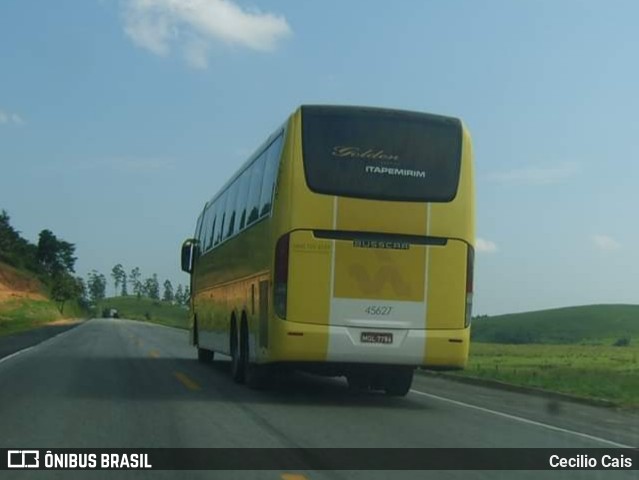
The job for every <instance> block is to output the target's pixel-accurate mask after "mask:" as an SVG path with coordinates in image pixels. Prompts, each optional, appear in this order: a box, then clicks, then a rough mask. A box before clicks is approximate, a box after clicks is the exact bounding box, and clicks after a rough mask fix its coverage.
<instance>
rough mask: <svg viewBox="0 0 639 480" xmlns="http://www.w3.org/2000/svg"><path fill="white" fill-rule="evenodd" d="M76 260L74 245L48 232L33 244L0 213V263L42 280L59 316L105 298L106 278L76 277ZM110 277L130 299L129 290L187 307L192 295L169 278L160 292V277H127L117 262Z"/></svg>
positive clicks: (93, 273)
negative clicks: (68, 306) (75, 305)
mask: <svg viewBox="0 0 639 480" xmlns="http://www.w3.org/2000/svg"><path fill="white" fill-rule="evenodd" d="M76 260H77V257H76V256H75V245H74V244H73V243H70V242H67V241H65V240H62V239H60V238H58V237H57V236H56V235H55V234H54V233H53V232H52V231H51V230H48V229H44V230H42V231H41V232H40V233H39V234H38V242H37V244H34V243H31V242H30V241H29V240H27V239H25V238H24V237H22V235H21V234H20V232H19V231H18V230H16V229H15V228H14V227H13V226H12V225H11V218H10V216H9V214H8V213H7V212H6V210H1V211H0V261H2V262H5V263H7V264H9V265H11V266H13V267H14V268H17V269H18V270H23V271H28V272H30V273H32V274H33V275H34V276H36V277H37V278H39V279H40V280H41V281H42V283H44V284H45V286H46V287H47V288H48V290H49V292H50V297H51V299H52V300H54V301H56V302H57V303H58V309H59V310H60V313H64V306H65V304H66V303H67V302H69V301H77V302H78V304H79V305H80V307H81V308H83V309H85V310H88V309H89V308H91V306H92V305H97V304H98V302H99V301H100V300H103V299H104V298H105V297H106V288H107V279H106V277H105V276H104V275H103V274H102V273H100V272H98V271H96V270H92V271H91V272H90V273H89V274H88V276H87V281H86V282H85V281H84V279H83V278H82V277H79V276H76V275H75V262H76ZM111 277H112V278H113V283H114V287H115V294H116V295H118V294H119V295H121V296H128V295H129V290H128V287H130V289H131V291H132V292H133V295H135V296H137V297H138V298H141V297H147V298H150V299H152V300H158V301H159V300H160V298H161V299H162V300H164V301H166V302H170V303H175V304H178V305H188V303H189V299H190V296H191V293H190V291H189V287H188V286H187V287H184V286H182V285H181V284H179V285H178V286H177V288H175V289H174V288H173V284H172V283H171V281H170V280H168V279H167V280H165V281H164V283H163V284H162V287H163V289H162V291H161V289H160V283H159V280H158V276H157V274H155V273H154V274H152V275H151V276H150V277H148V278H144V279H143V278H142V273H141V272H140V268H139V267H135V268H133V269H132V270H131V271H130V272H129V273H128V274H127V273H126V271H125V270H124V267H123V266H122V264H120V263H118V264H117V265H115V266H114V267H113V269H112V270H111ZM160 295H161V297H160Z"/></svg>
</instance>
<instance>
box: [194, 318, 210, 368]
mask: <svg viewBox="0 0 639 480" xmlns="http://www.w3.org/2000/svg"><path fill="white" fill-rule="evenodd" d="M193 345H195V346H196V347H197V359H198V361H199V362H202V363H210V362H212V361H213V351H212V350H207V349H206V348H200V338H199V332H198V327H197V319H195V321H194V322H193Z"/></svg>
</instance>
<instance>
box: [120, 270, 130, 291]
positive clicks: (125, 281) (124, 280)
mask: <svg viewBox="0 0 639 480" xmlns="http://www.w3.org/2000/svg"><path fill="white" fill-rule="evenodd" d="M126 284H127V278H126V272H122V292H120V295H122V296H123V297H128V296H129V292H128V290H127V289H126Z"/></svg>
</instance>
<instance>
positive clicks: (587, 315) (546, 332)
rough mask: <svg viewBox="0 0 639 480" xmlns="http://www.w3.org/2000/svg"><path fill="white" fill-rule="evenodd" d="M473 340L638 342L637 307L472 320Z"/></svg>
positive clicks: (600, 307)
mask: <svg viewBox="0 0 639 480" xmlns="http://www.w3.org/2000/svg"><path fill="white" fill-rule="evenodd" d="M471 334H472V339H473V341H479V342H487V343H509V344H527V343H544V344H590V345H612V344H613V343H615V342H616V341H618V340H619V339H622V338H628V339H632V338H634V339H639V305H586V306H580V307H567V308H556V309H552V310H540V311H536V312H526V313H514V314H510V315H499V316H495V317H487V318H486V317H480V318H475V319H473V326H472V330H471Z"/></svg>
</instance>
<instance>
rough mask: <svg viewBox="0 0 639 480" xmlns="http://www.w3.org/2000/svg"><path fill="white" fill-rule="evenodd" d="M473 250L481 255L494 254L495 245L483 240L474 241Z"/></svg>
mask: <svg viewBox="0 0 639 480" xmlns="http://www.w3.org/2000/svg"><path fill="white" fill-rule="evenodd" d="M475 250H477V251H478V252H482V253H495V252H496V251H497V244H496V243H495V242H491V241H490V240H485V239H483V238H476V239H475Z"/></svg>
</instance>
